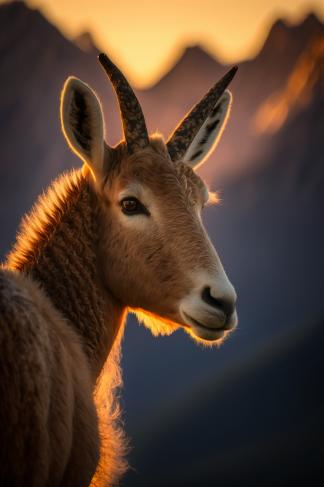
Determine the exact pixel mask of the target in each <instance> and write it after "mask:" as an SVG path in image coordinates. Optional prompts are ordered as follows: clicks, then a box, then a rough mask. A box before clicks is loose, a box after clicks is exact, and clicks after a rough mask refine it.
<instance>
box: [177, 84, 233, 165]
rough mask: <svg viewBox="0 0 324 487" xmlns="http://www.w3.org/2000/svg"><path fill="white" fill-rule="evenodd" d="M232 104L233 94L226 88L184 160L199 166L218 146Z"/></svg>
mask: <svg viewBox="0 0 324 487" xmlns="http://www.w3.org/2000/svg"><path fill="white" fill-rule="evenodd" d="M231 104H232V94H231V92H230V91H228V90H226V91H225V92H224V94H223V95H222V96H221V98H220V100H218V102H217V103H216V105H215V107H214V108H213V110H212V112H211V114H210V116H209V117H208V118H207V119H206V120H205V122H204V123H203V125H202V126H201V128H200V130H199V131H198V133H197V135H196V137H195V138H194V139H193V141H192V142H191V144H190V146H189V148H188V150H187V152H186V154H185V156H184V158H183V161H184V162H186V163H187V164H189V165H190V166H192V167H195V168H197V167H198V166H200V165H201V164H203V162H204V161H205V160H206V159H207V157H208V156H209V154H210V153H211V152H212V151H213V150H214V149H215V148H216V146H217V144H218V142H219V140H220V138H221V135H222V133H223V130H224V128H225V125H226V122H227V119H228V116H229V113H230V109H231Z"/></svg>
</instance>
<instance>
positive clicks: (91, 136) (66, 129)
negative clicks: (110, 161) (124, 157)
mask: <svg viewBox="0 0 324 487" xmlns="http://www.w3.org/2000/svg"><path fill="white" fill-rule="evenodd" d="M60 113H61V124H62V131H63V134H64V136H65V138H66V140H67V143H68V144H69V146H70V147H71V149H72V150H73V151H74V152H75V153H76V154H77V156H79V157H80V158H81V159H82V160H83V161H84V162H85V163H86V164H87V165H88V166H89V167H90V169H91V170H92V172H93V173H94V175H95V177H96V178H99V179H101V177H102V175H103V166H104V120H103V114H102V109H101V105H100V102H99V100H98V98H97V96H96V94H95V93H94V91H93V90H92V89H91V88H90V87H89V86H88V85H87V84H85V83H83V81H81V80H79V79H78V78H74V77H72V76H71V77H69V78H68V79H67V80H66V82H65V84H64V87H63V90H62V95H61V112H60Z"/></svg>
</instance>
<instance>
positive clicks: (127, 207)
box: [120, 198, 149, 215]
mask: <svg viewBox="0 0 324 487" xmlns="http://www.w3.org/2000/svg"><path fill="white" fill-rule="evenodd" d="M120 205H121V209H122V212H123V213H124V214H125V215H140V214H145V215H148V214H149V212H148V210H147V208H145V206H144V205H142V203H141V202H140V201H138V199H137V198H124V199H123V200H122V201H121V202H120Z"/></svg>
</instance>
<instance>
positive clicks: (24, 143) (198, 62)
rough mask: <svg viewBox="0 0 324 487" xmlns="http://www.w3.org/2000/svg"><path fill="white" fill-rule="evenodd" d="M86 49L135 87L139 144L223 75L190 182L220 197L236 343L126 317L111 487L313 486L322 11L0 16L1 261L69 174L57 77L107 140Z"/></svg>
mask: <svg viewBox="0 0 324 487" xmlns="http://www.w3.org/2000/svg"><path fill="white" fill-rule="evenodd" d="M102 50H104V51H105V52H107V54H108V55H109V56H111V58H112V59H113V61H114V62H116V64H118V66H119V67H120V68H121V69H122V70H123V71H124V73H125V75H126V76H127V77H128V78H129V80H130V81H131V82H133V83H134V85H135V88H136V94H137V96H138V99H139V101H140V103H141V106H142V108H143V112H144V114H145V118H146V123H147V127H148V131H149V132H150V133H152V132H155V131H159V132H160V133H162V134H163V136H164V137H165V140H166V139H167V138H168V136H169V134H170V133H171V132H172V131H173V129H174V127H175V126H176V125H177V123H178V122H179V121H180V120H181V119H182V117H183V116H184V115H185V114H186V113H187V112H188V110H189V109H190V108H191V107H192V106H193V105H194V104H195V103H196V102H197V101H198V100H200V99H201V98H202V97H203V96H204V94H205V93H206V92H207V90H208V89H209V88H210V87H211V86H212V85H213V84H214V83H215V82H216V81H217V80H218V79H219V78H220V77H221V76H223V75H224V74H225V72H226V71H227V69H228V67H229V65H230V66H231V65H232V64H234V63H235V64H238V72H237V75H236V77H235V79H234V80H233V82H232V83H231V85H230V89H231V92H232V94H233V107H232V112H231V115H230V118H229V121H228V124H227V126H226V129H225V131H224V134H223V136H222V139H221V141H220V142H219V145H218V146H217V148H216V150H215V152H213V153H212V155H211V156H210V157H209V159H208V160H207V161H206V162H205V163H204V164H203V166H201V167H200V168H199V169H198V171H197V173H198V174H199V175H200V176H201V177H202V178H203V179H204V181H206V183H207V184H208V186H209V188H210V189H211V190H213V191H217V192H218V194H219V197H220V203H219V204H217V205H215V206H208V207H207V208H206V209H205V210H204V212H203V216H202V218H203V222H204V224H205V226H206V229H207V232H208V234H209V236H210V238H211V240H212V242H213V244H214V245H215V247H216V249H217V251H218V253H219V255H220V258H221V260H222V263H223V265H224V268H225V269H226V273H227V274H228V277H229V279H230V280H231V282H232V283H233V285H234V286H235V289H236V292H237V295H238V302H237V309H238V316H239V324H238V328H237V330H235V331H234V332H233V333H232V334H231V335H230V337H229V338H228V339H227V340H226V341H225V342H224V343H223V344H222V346H220V347H219V348H218V347H214V348H206V347H204V346H202V345H201V344H200V345H199V344H197V343H194V341H193V340H191V339H190V338H189V337H188V335H187V334H186V333H184V332H183V330H179V331H177V332H176V333H174V334H173V335H171V336H163V337H154V336H152V334H151V333H150V331H149V330H147V329H146V328H145V327H144V326H142V325H139V324H138V323H137V321H136V319H135V317H134V315H131V316H130V317H129V318H128V320H127V326H126V331H125V336H124V339H123V343H122V370H123V381H124V385H123V388H122V390H121V393H120V394H121V406H122V410H123V413H122V417H123V421H124V427H125V430H126V433H127V435H128V436H129V437H130V444H131V450H130V453H129V463H130V466H131V468H130V469H129V471H128V472H127V474H126V476H125V477H123V478H122V480H121V482H120V485H121V487H128V486H130V487H136V486H141V487H169V486H171V487H172V486H186V487H201V486H206V487H207V486H208V487H214V486H215V485H218V486H219V487H225V486H227V487H242V486H245V485H246V486H249V487H254V486H255V487H266V486H276V487H287V486H290V485H296V484H297V481H299V482H303V485H305V487H306V486H313V485H317V479H318V478H319V476H322V475H323V455H324V451H323V434H324V419H323V407H324V394H323V385H322V382H323V371H324V367H323V346H324V328H323V326H324V301H323V295H324V279H323V269H324V253H323V248H324V227H323V214H324V166H323V162H324V137H323V134H324V1H323V0H318V1H316V0H314V1H307V0H305V1H303V0H291V1H290V0H286V1H279V0H278V1H275V0H273V1H271V0H255V1H252V0H251V1H248V0H247V1H243V2H242V1H234V0H227V1H226V2H221V1H218V0H215V1H213V0H200V1H198V0H197V1H195V0H173V1H171V0H170V1H169V0H166V1H163V2H162V1H161V2H153V1H149V0H143V1H131V0H129V1H126V0H125V1H123V2H113V1H112V0H107V1H105V0H93V1H91V2H90V1H85V0H78V1H77V0H75V1H74V0H66V1H64V0H56V1H51V0H48V1H47V0H26V2H3V1H0V61H1V62H0V80H1V91H0V147H1V156H0V226H1V235H0V257H1V259H3V260H4V259H5V256H6V255H7V253H8V252H9V250H10V248H11V247H12V245H13V243H14V241H15V238H16V232H17V228H18V226H19V222H20V220H21V218H22V216H23V215H24V214H25V212H27V211H29V210H30V208H31V207H32V205H33V203H34V202H35V200H36V198H37V196H38V195H39V194H41V193H42V192H43V191H44V190H45V189H46V188H47V186H48V185H49V184H50V183H51V181H53V179H54V178H56V177H57V176H58V175H59V174H61V173H62V172H63V171H69V170H71V169H72V168H79V167H80V166H81V162H80V159H79V158H77V157H76V155H75V154H74V153H73V152H72V151H71V150H70V149H69V148H68V146H67V144H66V141H65V140H64V137H63V135H62V131H61V125H60V119H59V100H60V94H61V90H62V87H63V84H64V81H65V80H66V78H67V77H68V76H70V75H74V76H76V77H79V78H80V79H82V80H83V81H84V82H86V83H87V84H89V85H90V86H91V87H92V88H93V89H94V90H95V92H96V93H97V94H98V96H99V98H100V100H101V102H102V106H103V110H104V118H105V125H106V142H107V143H109V144H110V145H114V144H116V143H117V142H118V141H119V140H120V139H121V137H122V126H121V120H120V114H119V109H118V107H117V103H116V96H115V93H114V92H113V90H112V88H111V85H110V84H109V82H108V81H107V78H106V76H105V74H104V73H103V71H102V69H101V67H100V65H99V63H98V60H97V57H98V53H99V52H101V51H102ZM179 223H180V224H181V222H179ZM180 226H181V225H180ZM172 238H173V235H172V232H170V241H172ZM184 241H185V239H184ZM159 284H160V283H159V282H158V281H156V282H152V288H154V287H156V288H157V287H158V286H159ZM140 286H141V285H140V283H139V287H140ZM0 343H1V340H0ZM0 355H1V353H0ZM0 426H1V425H0Z"/></svg>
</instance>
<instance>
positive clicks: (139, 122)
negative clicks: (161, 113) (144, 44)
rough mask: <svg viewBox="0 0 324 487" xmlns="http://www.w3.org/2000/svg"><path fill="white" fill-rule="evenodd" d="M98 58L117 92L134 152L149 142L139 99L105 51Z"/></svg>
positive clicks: (125, 130)
mask: <svg viewBox="0 0 324 487" xmlns="http://www.w3.org/2000/svg"><path fill="white" fill-rule="evenodd" d="M98 59H99V61H100V63H101V65H102V67H103V68H104V70H105V71H106V73H107V76H108V78H109V79H110V81H111V83H112V85H113V87H114V89H115V92H116V94H117V98H118V103H119V108H120V112H121V118H122V122H123V129H124V136H125V139H126V144H127V150H128V153H129V154H132V153H133V152H135V151H136V150H138V149H142V148H144V147H146V146H147V145H148V143H149V137H148V133H147V128H146V123H145V118H144V115H143V112H142V108H141V106H140V104H139V101H138V99H137V97H136V95H135V93H134V91H133V90H132V88H131V86H130V85H129V83H128V81H127V79H126V78H125V76H124V75H123V73H122V72H121V71H120V70H119V69H118V68H117V66H116V65H115V64H114V63H113V62H112V61H111V60H110V59H109V58H108V56H107V55H106V54H104V53H101V54H99V56H98Z"/></svg>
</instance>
